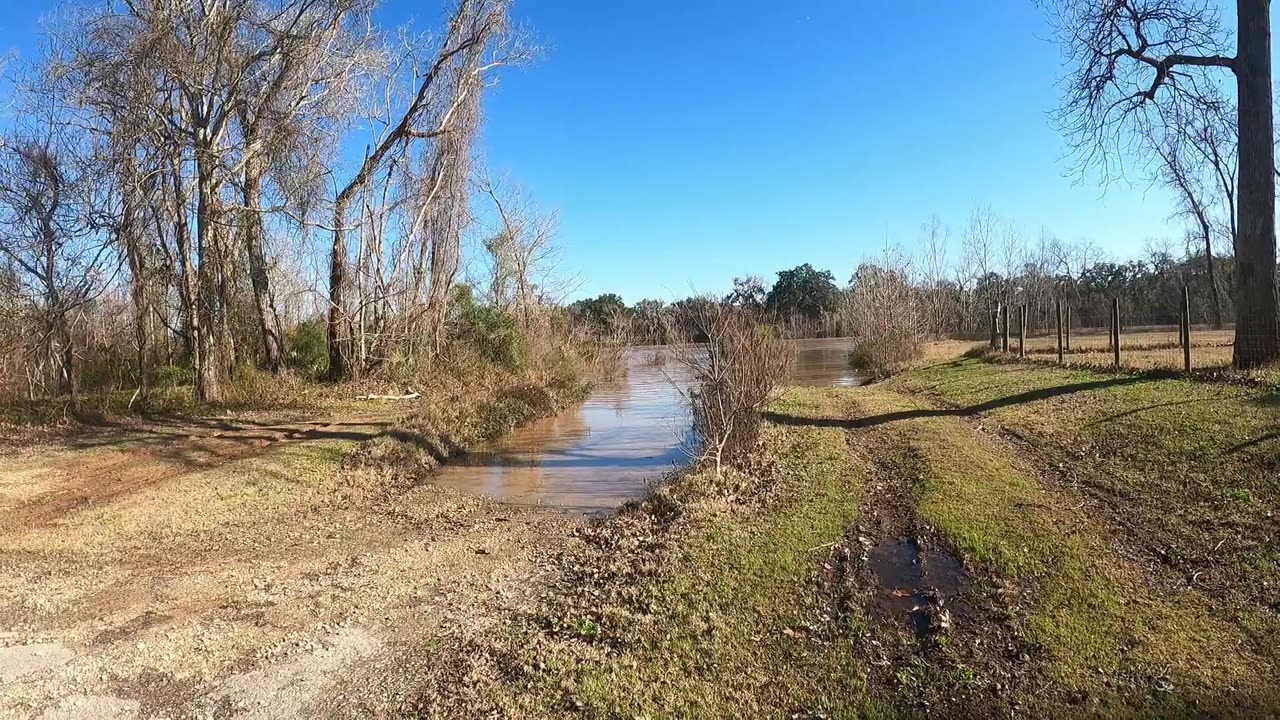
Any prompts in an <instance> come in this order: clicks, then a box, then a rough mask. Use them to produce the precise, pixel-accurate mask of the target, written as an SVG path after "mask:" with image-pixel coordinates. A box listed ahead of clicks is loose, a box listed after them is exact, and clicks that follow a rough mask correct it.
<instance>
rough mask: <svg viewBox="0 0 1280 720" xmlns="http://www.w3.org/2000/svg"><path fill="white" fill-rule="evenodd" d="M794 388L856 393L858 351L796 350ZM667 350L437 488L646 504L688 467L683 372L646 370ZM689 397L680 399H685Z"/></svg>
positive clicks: (542, 499) (457, 469)
mask: <svg viewBox="0 0 1280 720" xmlns="http://www.w3.org/2000/svg"><path fill="white" fill-rule="evenodd" d="M794 344H795V346H796V364H795V368H794V370H793V372H792V375H791V378H790V380H789V382H790V383H791V384H793V385H819V386H825V385H853V384H857V383H858V382H859V378H858V376H857V375H856V374H854V373H853V371H852V370H850V369H849V366H848V362H847V357H848V352H849V342H848V341H847V340H843V339H837V340H797V341H794ZM654 352H665V350H664V349H662V348H657V349H655V348H637V349H635V350H633V351H631V352H629V353H628V372H627V376H626V378H625V379H624V380H622V381H620V382H618V383H616V384H613V385H609V386H603V387H599V388H597V389H596V390H595V392H593V393H592V394H591V397H590V398H588V399H587V401H586V402H585V403H583V404H582V405H581V406H579V407H577V408H574V409H571V410H568V411H566V412H564V413H562V414H560V415H557V416H555V417H551V418H546V419H543V420H539V421H537V422H534V423H532V424H530V425H527V426H525V427H523V428H521V429H519V430H517V431H515V432H513V433H511V434H509V435H507V436H505V437H503V438H501V439H500V440H498V441H496V442H494V443H493V444H492V445H490V446H489V447H488V448H486V449H484V450H483V451H479V452H473V453H470V454H468V455H466V456H465V457H462V458H459V459H458V460H457V461H453V462H451V463H450V464H448V465H446V466H444V467H442V468H440V470H439V472H438V473H437V474H436V475H435V476H434V477H433V478H432V482H435V483H438V484H441V485H447V486H449V487H455V488H459V489H461V490H465V491H468V492H474V493H478V494H481V495H486V496H489V497H492V498H495V499H497V500H501V501H503V502H511V503H519V504H530V505H537V504H541V505H553V506H557V507H560V508H563V509H565V510H567V511H571V512H583V513H603V512H608V511H610V510H612V509H614V508H616V507H617V506H619V505H621V504H622V503H624V502H626V501H628V500H632V499H635V498H639V497H642V496H643V495H644V494H645V492H646V491H647V490H648V488H649V486H650V485H651V484H652V483H653V482H655V481H657V480H659V479H661V477H662V476H663V475H664V474H665V473H666V472H668V471H669V470H671V469H672V468H674V467H677V466H679V465H682V464H684V463H685V462H687V461H688V455H687V454H686V452H685V450H684V448H685V447H687V444H688V442H689V440H690V437H689V435H690V432H689V418H688V412H687V410H686V409H685V406H684V402H683V399H682V398H681V394H680V389H682V388H685V387H687V386H688V384H689V378H688V375H687V373H685V372H684V368H683V367H681V366H680V365H679V364H678V363H675V362H667V363H665V365H663V366H661V367H657V366H655V365H653V364H651V363H649V362H647V360H648V359H649V357H650V356H652V355H653V353H654ZM678 388H680V389H678Z"/></svg>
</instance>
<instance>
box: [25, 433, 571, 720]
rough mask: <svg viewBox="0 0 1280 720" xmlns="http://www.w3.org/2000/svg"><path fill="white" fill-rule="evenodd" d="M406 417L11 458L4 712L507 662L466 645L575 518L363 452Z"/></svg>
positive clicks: (59, 447) (117, 712)
mask: <svg viewBox="0 0 1280 720" xmlns="http://www.w3.org/2000/svg"><path fill="white" fill-rule="evenodd" d="M392 420H393V417H392V416H391V415H389V414H382V415H369V416H363V417H354V418H346V419H343V420H338V421H322V422H299V421H296V420H295V421H289V422H270V421H252V422H250V421H209V422H173V423H159V422H157V423H150V424H146V425H142V426H138V427H136V428H133V429H131V430H129V431H128V432H124V433H121V432H119V431H103V432H100V433H91V434H85V435H81V436H78V437H75V438H73V439H69V440H64V441H59V442H57V443H53V444H49V445H44V446H41V447H36V448H28V449H25V450H23V451H20V452H8V453H7V456H6V457H3V458H0V717H3V718H9V717H14V718H49V719H53V718H78V717H86V718H89V717H93V718H143V717H168V718H183V717H201V718H204V717H209V718H287V717H308V718H311V717H340V716H360V717H367V716H392V715H398V714H401V713H402V712H405V711H409V710H413V709H415V708H418V707H423V706H428V705H430V704H431V698H430V697H429V693H430V688H431V687H433V686H435V685H438V684H439V683H441V682H445V681H465V679H466V677H467V676H468V675H470V674H473V673H487V672H491V671H492V668H488V667H486V665H485V662H486V660H485V658H484V657H483V655H479V656H476V655H473V654H469V653H465V652H449V650H450V648H467V647H469V646H470V643H471V641H470V638H474V637H477V636H478V634H480V633H483V632H484V631H485V629H486V627H488V626H490V625H491V624H493V623H496V622H501V621H504V620H505V619H506V618H508V617H509V615H510V613H512V612H514V611H517V610H519V609H520V608H522V607H524V606H525V604H526V603H527V602H528V600H529V598H530V593H531V592H532V591H533V589H534V588H537V587H539V586H540V585H541V579H542V576H543V575H544V573H546V572H547V571H546V570H544V569H543V568H544V567H545V566H546V564H545V563H544V562H543V560H544V558H545V557H546V556H547V554H548V553H551V552H554V551H555V549H556V543H557V539H559V538H563V537H566V536H567V534H568V531H569V529H570V528H571V526H572V521H570V520H568V519H566V518H564V517H563V516H560V515H558V514H555V513H552V512H546V511H539V510H537V509H522V508H511V507H502V506H497V505H494V504H492V503H488V502H486V501H483V500H480V499H477V498H473V497H468V496H464V495H460V494H458V493H455V492H451V491H447V490H443V489H440V488H436V487H433V486H431V485H428V484H423V483H421V482H418V481H416V480H415V479H414V478H412V477H409V476H407V475H406V474H404V473H400V472H394V471H391V470H389V469H388V468H387V467H385V466H378V465H376V464H359V463H352V462H350V461H349V455H350V454H349V450H350V449H351V447H352V446H353V444H356V443H360V442H364V441H368V440H373V439H375V438H378V437H379V436H381V435H383V434H386V433H388V432H389V428H390V427H391V424H392ZM344 458H346V459H344Z"/></svg>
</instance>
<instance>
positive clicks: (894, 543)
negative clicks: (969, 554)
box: [867, 536, 970, 638]
mask: <svg viewBox="0 0 1280 720" xmlns="http://www.w3.org/2000/svg"><path fill="white" fill-rule="evenodd" d="M867 569H868V570H869V571H870V572H871V574H872V575H873V576H874V577H875V580H876V585H877V591H876V593H875V595H874V596H873V597H872V603H873V604H874V605H875V606H876V607H877V609H879V610H880V611H881V612H882V613H884V614H885V615H888V616H891V617H894V618H900V619H901V620H902V621H903V622H904V623H905V624H906V625H907V627H908V629H910V630H911V632H912V633H913V634H914V635H915V636H916V637H917V638H923V637H925V636H927V635H928V634H929V633H930V632H931V631H938V630H948V629H950V626H951V623H952V613H953V612H956V611H961V612H963V611H965V610H966V609H967V605H966V604H965V602H964V601H963V600H962V599H961V598H963V597H964V596H965V595H967V594H968V592H969V590H970V582H969V578H968V575H966V574H965V570H964V565H962V564H961V563H960V561H959V560H957V559H956V557H955V556H954V555H952V554H951V553H950V552H948V551H947V550H946V549H945V548H940V547H933V546H931V545H926V544H923V543H921V542H920V541H919V540H918V539H916V538H915V537H911V536H887V537H882V538H880V539H879V541H878V542H875V543H874V544H872V545H871V547H870V548H868V549H867Z"/></svg>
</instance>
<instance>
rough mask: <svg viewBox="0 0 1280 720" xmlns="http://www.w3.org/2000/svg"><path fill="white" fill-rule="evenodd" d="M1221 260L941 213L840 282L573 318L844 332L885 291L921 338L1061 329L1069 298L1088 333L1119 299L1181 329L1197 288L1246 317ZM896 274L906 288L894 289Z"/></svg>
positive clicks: (1148, 319)
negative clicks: (998, 314)
mask: <svg viewBox="0 0 1280 720" xmlns="http://www.w3.org/2000/svg"><path fill="white" fill-rule="evenodd" d="M1193 232H1194V231H1192V233H1193ZM1211 260H1212V263H1211V264H1209V263H1207V262H1206V259H1205V257H1204V254H1203V250H1202V249H1201V247H1200V246H1199V243H1198V239H1197V238H1196V237H1195V236H1194V234H1189V235H1188V237H1187V238H1185V239H1184V242H1183V244H1182V246H1181V247H1176V246H1174V245H1173V244H1172V243H1169V242H1159V241H1154V240H1152V241H1148V243H1147V248H1146V252H1145V254H1144V256H1143V257H1141V258H1135V259H1128V260H1119V259H1114V258H1110V257H1108V256H1107V255H1106V253H1104V252H1103V251H1102V250H1101V248H1099V246H1098V245H1096V244H1095V243H1092V242H1088V241H1080V242H1068V241H1064V240H1062V239H1061V238H1059V237H1057V236H1056V235H1054V234H1053V233H1051V232H1049V231H1048V230H1044V229H1042V230H1041V231H1040V233H1039V235H1038V236H1037V237H1036V238H1035V239H1034V240H1032V239H1030V238H1029V237H1028V236H1027V235H1026V234H1025V233H1023V232H1022V231H1021V230H1019V229H1018V228H1017V227H1016V226H1015V225H1014V224H1012V223H1010V222H1008V221H1006V220H1004V219H1002V218H1001V217H1000V216H999V215H998V214H997V213H996V212H995V211H993V210H992V209H991V208H990V207H987V206H980V207H977V208H975V209H974V210H973V211H972V213H971V214H970V216H969V218H968V219H967V221H966V223H965V224H964V225H963V226H962V228H961V229H960V230H959V231H958V232H956V231H953V230H952V228H950V227H949V226H947V225H946V224H944V223H943V221H942V220H941V219H940V218H938V217H936V216H935V217H933V218H930V220H929V221H928V222H926V223H924V224H923V225H922V226H921V228H920V234H919V237H918V238H917V240H916V242H915V243H914V245H913V247H912V248H911V249H910V250H909V251H908V250H906V249H903V248H901V247H896V246H894V247H890V248H888V249H886V250H885V252H884V253H882V255H881V256H880V257H876V258H871V259H868V260H867V261H865V262H863V263H861V264H860V265H859V266H858V267H856V268H854V269H853V270H852V271H850V272H849V274H848V275H847V276H846V277H847V279H843V280H841V281H838V280H837V278H836V275H835V274H834V273H833V272H832V271H830V270H824V269H818V268H815V267H814V266H813V265H811V264H809V263H805V264H803V265H799V266H797V267H795V268H792V269H790V270H783V271H781V272H779V273H777V276H776V279H775V280H774V282H773V283H771V284H768V283H766V281H765V280H764V279H763V278H761V277H759V276H744V277H739V278H736V279H735V280H734V282H733V288H732V289H731V290H729V291H728V292H725V293H722V294H718V295H717V294H704V295H695V296H692V297H688V298H683V299H679V300H675V301H672V302H665V301H661V300H649V299H646V300H641V301H639V302H636V303H634V304H632V305H628V304H627V303H626V302H625V301H624V300H623V299H622V297H620V296H619V295H617V294H616V293H606V294H603V295H600V296H597V297H594V298H586V299H582V300H578V301H577V302H575V303H573V304H572V305H571V306H570V311H571V312H572V313H574V314H575V315H576V316H577V317H578V318H579V320H581V321H582V322H583V323H585V324H587V325H588V326H590V327H592V328H594V329H595V331H596V332H597V333H600V334H603V335H617V336H623V337H626V338H629V339H631V340H632V341H633V342H637V343H659V344H663V343H672V342H681V341H683V340H685V339H688V338H690V337H695V338H696V337H697V336H698V331H697V327H696V320H697V319H698V318H700V317H703V316H705V314H706V307H707V306H708V305H720V306H724V307H731V308H738V309H743V310H747V311H750V312H751V313H753V314H756V315H757V316H759V317H761V318H762V319H764V320H765V321H767V322H769V323H771V324H773V325H775V326H776V327H778V328H779V329H780V330H781V334H782V335H783V336H784V337H792V338H798V337H827V336H843V335H850V334H854V333H855V331H856V330H857V326H858V325H859V324H867V323H869V322H872V320H871V319H870V318H871V316H870V315H869V314H868V313H867V312H864V308H862V307H861V303H862V302H863V301H864V299H865V298H866V295H865V293H860V290H861V289H862V288H865V287H869V286H875V287H876V288H877V293H876V297H877V298H879V299H877V300H876V302H877V303H879V304H881V305H882V306H883V307H882V308H881V309H882V312H883V313H885V314H892V313H895V312H910V313H912V318H914V322H915V323H916V324H918V326H919V328H918V332H919V334H920V335H921V337H957V338H981V337H985V336H986V334H987V333H989V332H990V322H991V312H992V310H994V309H996V308H998V307H1000V306H1002V305H1003V306H1012V305H1022V304H1026V305H1027V309H1028V322H1029V323H1030V325H1031V327H1032V328H1033V329H1036V328H1039V329H1048V328H1052V327H1053V325H1054V322H1055V320H1056V317H1055V316H1056V303H1058V302H1063V303H1064V304H1066V305H1067V306H1070V307H1071V308H1072V311H1073V312H1072V319H1073V323H1074V324H1075V325H1076V326H1077V327H1104V326H1106V325H1107V323H1108V322H1109V318H1110V308H1111V301H1112V300H1113V299H1116V298H1119V299H1120V300H1121V301H1122V303H1123V305H1124V308H1125V322H1126V323H1127V324H1130V325H1176V324H1177V323H1178V321H1179V320H1178V319H1179V312H1180V307H1181V305H1180V303H1181V298H1182V293H1183V288H1184V287H1186V288H1187V289H1188V290H1189V291H1190V295H1191V299H1192V307H1191V311H1192V318H1193V321H1194V322H1197V323H1203V324H1208V325H1212V326H1215V327H1223V326H1224V325H1226V324H1228V323H1232V322H1234V321H1235V303H1234V287H1233V286H1232V284H1231V283H1230V282H1229V279H1230V278H1231V277H1232V275H1233V273H1234V272H1235V267H1234V265H1235V264H1234V258H1233V257H1232V256H1231V255H1229V254H1221V253H1220V254H1217V255H1214V256H1212V258H1211ZM887 278H892V281H893V284H895V285H897V286H900V287H901V292H894V293H888V294H886V293H885V292H884V290H885V289H886V285H885V281H886V279H887ZM908 305H909V306H910V307H907V306H908Z"/></svg>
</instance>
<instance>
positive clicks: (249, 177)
mask: <svg viewBox="0 0 1280 720" xmlns="http://www.w3.org/2000/svg"><path fill="white" fill-rule="evenodd" d="M243 200H244V222H243V223H242V224H241V230H242V232H243V233H244V243H245V248H246V249H247V250H248V255H249V282H250V283H251V284H252V285H253V300H254V305H255V306H256V307H257V310H258V329H259V330H260V331H261V332H262V357H263V366H264V367H266V369H267V370H270V371H271V372H273V373H276V372H280V368H281V366H282V364H283V359H284V332H283V330H282V327H281V325H280V315H279V313H277V312H276V303H275V296H274V294H272V292H271V276H270V273H269V272H268V271H267V257H266V252H265V250H264V248H263V232H262V215H261V212H260V208H261V205H262V176H261V175H260V174H259V173H258V168H257V164H256V163H249V167H248V168H247V169H246V170H245V175H244V197H243Z"/></svg>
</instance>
